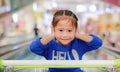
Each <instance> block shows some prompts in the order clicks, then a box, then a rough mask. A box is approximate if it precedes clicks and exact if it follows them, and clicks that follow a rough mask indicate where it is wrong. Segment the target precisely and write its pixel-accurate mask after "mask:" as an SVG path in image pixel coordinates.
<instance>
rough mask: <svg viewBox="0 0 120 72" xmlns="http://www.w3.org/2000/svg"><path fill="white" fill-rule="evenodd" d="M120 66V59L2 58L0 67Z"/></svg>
mask: <svg viewBox="0 0 120 72" xmlns="http://www.w3.org/2000/svg"><path fill="white" fill-rule="evenodd" d="M4 66H13V67H14V68H105V67H109V66H113V67H115V68H120V59H116V60H2V59H0V68H3V67H4Z"/></svg>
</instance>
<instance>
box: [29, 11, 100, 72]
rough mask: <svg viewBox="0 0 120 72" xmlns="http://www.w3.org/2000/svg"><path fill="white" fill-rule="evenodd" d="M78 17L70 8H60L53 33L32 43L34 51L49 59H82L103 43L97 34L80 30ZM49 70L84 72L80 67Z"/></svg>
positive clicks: (54, 19)
mask: <svg viewBox="0 0 120 72" xmlns="http://www.w3.org/2000/svg"><path fill="white" fill-rule="evenodd" d="M77 21H78V18H77V17H76V15H75V14H74V13H73V12H72V11H70V10H58V11H57V12H56V13H55V14H54V17H53V21H52V27H51V29H52V33H51V35H48V36H46V37H42V38H36V40H35V41H33V42H32V43H31V45H30V50H31V51H32V52H33V53H36V54H38V55H41V56H44V57H45V58H46V59H47V60H81V59H82V56H83V55H84V54H85V53H86V52H88V51H92V50H96V49H98V48H99V47H100V46H101V45H102V40H101V39H100V38H99V37H97V36H96V35H93V34H90V35H84V34H80V33H79V32H78V23H77ZM49 72H83V71H82V70H81V69H80V68H50V69H49Z"/></svg>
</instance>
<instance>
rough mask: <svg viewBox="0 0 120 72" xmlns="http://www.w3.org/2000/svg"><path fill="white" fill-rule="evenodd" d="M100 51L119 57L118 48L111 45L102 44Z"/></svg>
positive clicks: (119, 51)
mask: <svg viewBox="0 0 120 72" xmlns="http://www.w3.org/2000/svg"><path fill="white" fill-rule="evenodd" d="M101 50H102V51H104V52H106V53H108V54H110V55H112V56H114V57H115V58H120V50H118V49H115V48H113V47H109V46H103V47H102V48H101Z"/></svg>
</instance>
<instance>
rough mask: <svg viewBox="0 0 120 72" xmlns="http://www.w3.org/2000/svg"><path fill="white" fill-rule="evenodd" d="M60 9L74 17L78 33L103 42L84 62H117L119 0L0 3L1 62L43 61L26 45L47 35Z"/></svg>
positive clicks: (17, 0) (2, 0) (1, 0)
mask: <svg viewBox="0 0 120 72" xmlns="http://www.w3.org/2000/svg"><path fill="white" fill-rule="evenodd" d="M60 9H69V10H71V11H73V12H74V13H75V14H76V15H77V17H78V18H79V21H78V24H79V28H80V29H79V31H80V32H81V33H85V34H90V33H93V34H96V35H98V36H99V37H100V38H101V39H102V40H103V43H104V44H103V46H102V47H101V48H100V49H99V50H97V51H92V52H90V53H87V54H86V55H85V56H84V57H83V59H96V60H97V59H102V60H111V59H113V60H114V59H119V58H120V32H119V31H120V0H0V58H2V59H6V60H23V59H27V60H31V59H34V60H35V59H44V58H43V57H41V56H37V55H34V54H33V53H31V52H30V51H29V49H28V48H29V44H30V43H31V41H33V40H34V39H35V38H36V37H42V36H45V35H47V34H49V33H50V24H51V21H52V17H53V14H54V13H55V12H56V11H57V10H60ZM117 70H119V69H117ZM2 71H3V70H1V71H0V72H2ZM19 72H27V71H19ZM87 72H90V71H87ZM91 72H96V70H95V71H91ZM97 72H98V71H97ZM101 72H103V71H101Z"/></svg>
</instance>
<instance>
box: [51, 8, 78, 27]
mask: <svg viewBox="0 0 120 72" xmlns="http://www.w3.org/2000/svg"><path fill="white" fill-rule="evenodd" d="M65 19H68V20H69V21H71V22H72V25H73V26H75V27H76V28H77V25H78V24H77V21H78V18H77V17H76V15H75V14H74V13H73V12H72V11H70V10H58V11H57V12H56V13H55V14H54V16H53V21H52V25H53V27H55V26H56V25H57V23H58V22H59V21H60V20H65Z"/></svg>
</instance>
